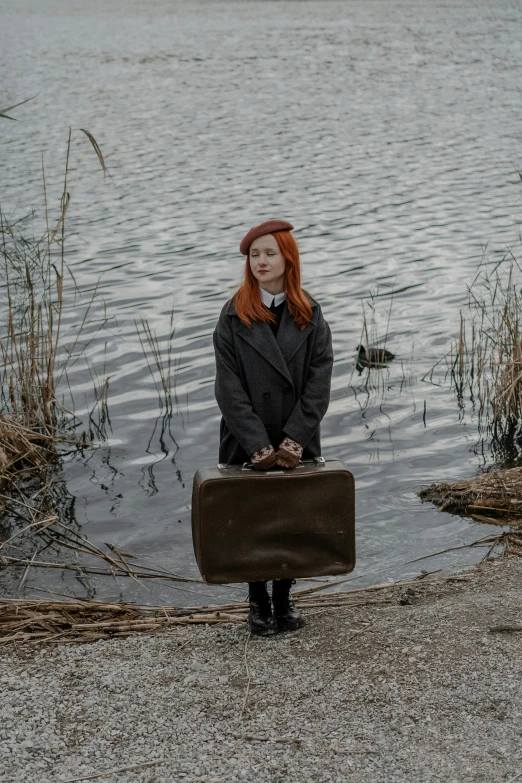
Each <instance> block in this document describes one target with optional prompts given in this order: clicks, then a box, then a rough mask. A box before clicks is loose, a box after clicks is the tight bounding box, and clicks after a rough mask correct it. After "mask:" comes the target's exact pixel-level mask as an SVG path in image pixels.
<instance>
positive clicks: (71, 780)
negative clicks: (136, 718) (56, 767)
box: [63, 759, 174, 783]
mask: <svg viewBox="0 0 522 783" xmlns="http://www.w3.org/2000/svg"><path fill="white" fill-rule="evenodd" d="M167 761H174V759H156V760H155V761H142V762H141V763H137V764H127V765H126V766H125V767H115V768H114V769H106V770H105V772H93V773H92V774H90V775H80V777H79V778H67V780H64V781H63V783H77V781H79V780H94V779H95V778H104V777H105V775H116V774H117V773H118V772H128V771H129V770H131V769H144V768H145V767H153V766H155V765H156V764H165V762H167Z"/></svg>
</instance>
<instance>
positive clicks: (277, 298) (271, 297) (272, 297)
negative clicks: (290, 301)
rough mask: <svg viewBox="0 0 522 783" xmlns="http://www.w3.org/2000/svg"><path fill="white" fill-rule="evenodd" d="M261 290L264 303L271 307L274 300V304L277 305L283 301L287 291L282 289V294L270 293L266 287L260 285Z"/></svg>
mask: <svg viewBox="0 0 522 783" xmlns="http://www.w3.org/2000/svg"><path fill="white" fill-rule="evenodd" d="M259 290H260V291H261V298H262V300H263V304H265V305H266V306H267V307H270V305H271V304H272V302H274V306H275V307H277V305H280V304H281V302H283V301H284V300H285V299H286V291H282V292H281V293H280V294H269V293H268V291H265V289H264V288H261V286H259Z"/></svg>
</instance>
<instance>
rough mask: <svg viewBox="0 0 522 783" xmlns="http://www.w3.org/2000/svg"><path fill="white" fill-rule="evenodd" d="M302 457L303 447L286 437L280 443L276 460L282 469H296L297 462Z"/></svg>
mask: <svg viewBox="0 0 522 783" xmlns="http://www.w3.org/2000/svg"><path fill="white" fill-rule="evenodd" d="M302 455H303V447H302V446H301V444H300V443H297V441H295V440H292V438H289V437H288V435H287V436H286V438H285V439H284V440H283V441H282V443H280V445H279V449H278V451H277V454H276V459H279V460H281V462H282V463H283V467H285V468H296V467H297V466H298V465H299V460H300V459H301V457H302Z"/></svg>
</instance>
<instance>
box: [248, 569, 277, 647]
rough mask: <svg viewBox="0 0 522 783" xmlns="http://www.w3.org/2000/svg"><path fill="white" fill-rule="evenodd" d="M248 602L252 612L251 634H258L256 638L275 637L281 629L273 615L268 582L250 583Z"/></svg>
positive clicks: (250, 617)
mask: <svg viewBox="0 0 522 783" xmlns="http://www.w3.org/2000/svg"><path fill="white" fill-rule="evenodd" d="M248 600H249V602H250V612H249V614H248V623H249V625H250V632H251V633H253V634H256V636H273V635H274V634H276V633H277V632H278V630H279V629H278V627H277V624H276V622H275V620H274V616H273V614H272V606H271V604H270V596H269V595H268V592H267V589H266V582H249V583H248Z"/></svg>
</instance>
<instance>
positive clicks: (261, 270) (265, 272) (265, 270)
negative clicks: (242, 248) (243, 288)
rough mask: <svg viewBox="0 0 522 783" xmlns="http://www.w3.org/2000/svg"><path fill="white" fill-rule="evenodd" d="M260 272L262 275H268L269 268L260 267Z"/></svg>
mask: <svg viewBox="0 0 522 783" xmlns="http://www.w3.org/2000/svg"><path fill="white" fill-rule="evenodd" d="M259 274H260V275H267V274H268V269H260V270H259Z"/></svg>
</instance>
